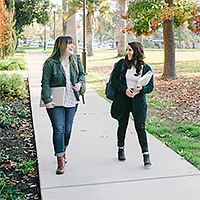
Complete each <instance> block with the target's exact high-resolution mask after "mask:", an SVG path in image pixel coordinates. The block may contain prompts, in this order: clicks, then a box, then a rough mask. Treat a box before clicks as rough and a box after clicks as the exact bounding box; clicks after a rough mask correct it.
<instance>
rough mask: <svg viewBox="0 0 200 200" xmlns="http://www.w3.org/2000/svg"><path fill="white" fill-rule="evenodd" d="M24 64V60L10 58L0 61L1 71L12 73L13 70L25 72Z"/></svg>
mask: <svg viewBox="0 0 200 200" xmlns="http://www.w3.org/2000/svg"><path fill="white" fill-rule="evenodd" d="M26 69H27V66H26V62H25V61H24V59H20V58H12V59H9V60H3V59H1V60H0V70H1V71H13V70H26Z"/></svg>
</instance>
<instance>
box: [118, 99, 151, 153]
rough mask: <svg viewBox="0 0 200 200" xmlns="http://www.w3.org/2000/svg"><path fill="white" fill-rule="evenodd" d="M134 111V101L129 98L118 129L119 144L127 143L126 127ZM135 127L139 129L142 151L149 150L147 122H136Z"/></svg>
mask: <svg viewBox="0 0 200 200" xmlns="http://www.w3.org/2000/svg"><path fill="white" fill-rule="evenodd" d="M130 112H132V101H131V98H128V99H127V103H126V105H125V109H124V112H123V115H122V117H121V119H120V120H119V121H118V130H117V140H118V141H117V146H118V147H123V146H124V145H125V137H126V129H127V126H128V121H129V115H130ZM134 122H135V121H134ZM135 129H136V131H137V135H138V140H139V143H140V147H141V149H142V153H144V152H148V151H149V150H148V142H147V136H146V130H145V123H141V124H138V123H136V122H135Z"/></svg>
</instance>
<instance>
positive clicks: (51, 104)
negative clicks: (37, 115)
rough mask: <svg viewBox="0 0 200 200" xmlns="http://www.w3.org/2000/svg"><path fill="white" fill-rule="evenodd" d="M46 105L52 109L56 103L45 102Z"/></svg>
mask: <svg viewBox="0 0 200 200" xmlns="http://www.w3.org/2000/svg"><path fill="white" fill-rule="evenodd" d="M45 106H46V108H48V109H51V108H54V106H56V103H54V102H50V103H47V104H45Z"/></svg>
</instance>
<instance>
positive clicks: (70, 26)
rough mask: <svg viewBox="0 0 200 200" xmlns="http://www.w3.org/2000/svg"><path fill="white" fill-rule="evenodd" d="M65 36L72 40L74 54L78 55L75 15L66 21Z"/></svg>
mask: <svg viewBox="0 0 200 200" xmlns="http://www.w3.org/2000/svg"><path fill="white" fill-rule="evenodd" d="M67 35H70V36H71V37H72V38H73V39H74V45H75V50H74V52H75V53H78V33H77V22H76V13H75V14H74V15H73V16H71V18H70V19H69V20H67Z"/></svg>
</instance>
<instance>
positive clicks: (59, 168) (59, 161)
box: [56, 156, 65, 174]
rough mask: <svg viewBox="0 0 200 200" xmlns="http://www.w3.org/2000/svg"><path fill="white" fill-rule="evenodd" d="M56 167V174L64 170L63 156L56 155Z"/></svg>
mask: <svg viewBox="0 0 200 200" xmlns="http://www.w3.org/2000/svg"><path fill="white" fill-rule="evenodd" d="M57 161H58V168H57V170H56V174H63V173H64V171H65V160H64V156H57Z"/></svg>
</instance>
